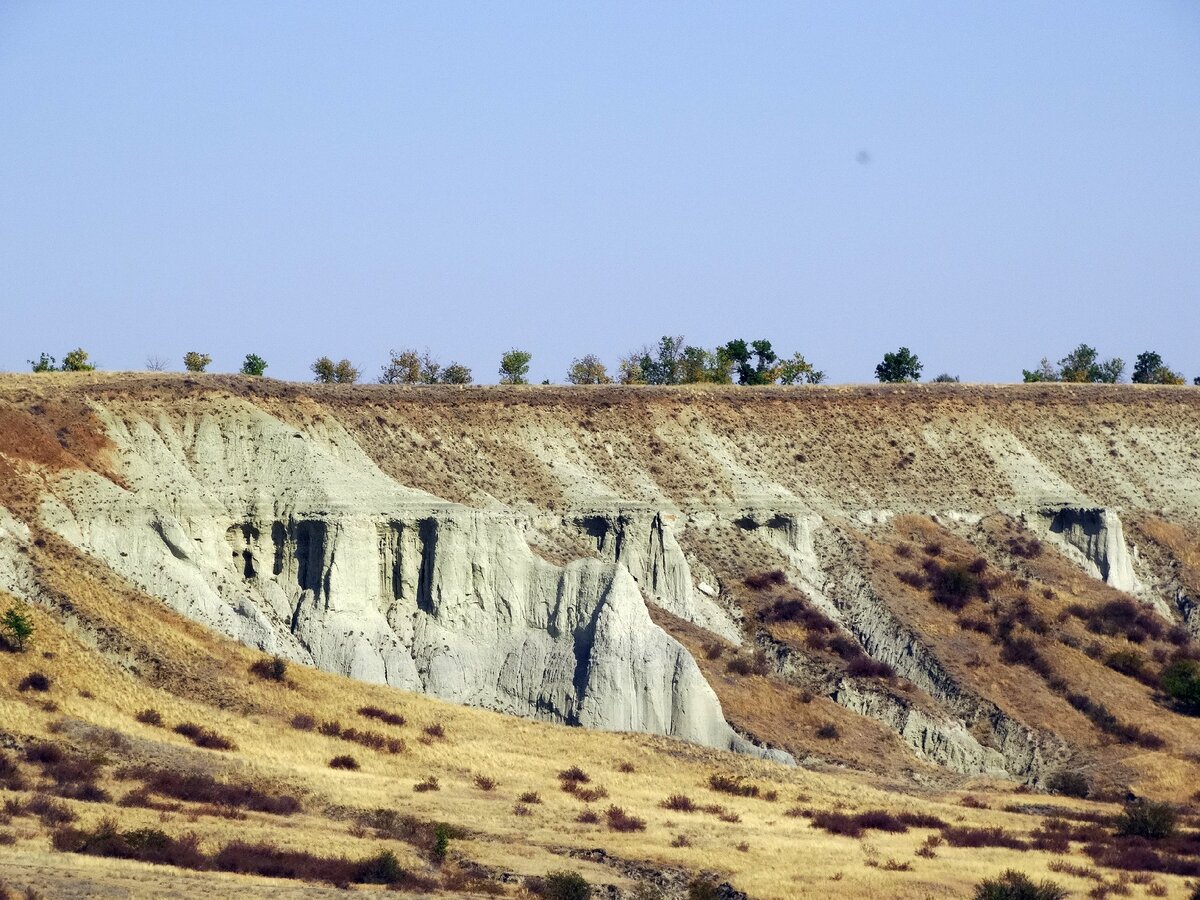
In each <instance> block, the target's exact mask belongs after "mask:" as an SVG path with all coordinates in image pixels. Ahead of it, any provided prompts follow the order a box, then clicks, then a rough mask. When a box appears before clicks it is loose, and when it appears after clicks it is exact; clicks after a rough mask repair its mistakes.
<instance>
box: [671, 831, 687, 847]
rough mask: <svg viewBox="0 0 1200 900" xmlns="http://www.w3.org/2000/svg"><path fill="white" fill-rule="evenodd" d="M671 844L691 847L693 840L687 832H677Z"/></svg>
mask: <svg viewBox="0 0 1200 900" xmlns="http://www.w3.org/2000/svg"><path fill="white" fill-rule="evenodd" d="M671 846H672V847H690V846H692V840H691V838H689V837H688V836H687V835H686V834H677V835H675V837H673V838H671Z"/></svg>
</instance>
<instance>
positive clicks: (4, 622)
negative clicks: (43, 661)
mask: <svg viewBox="0 0 1200 900" xmlns="http://www.w3.org/2000/svg"><path fill="white" fill-rule="evenodd" d="M0 628H2V629H3V632H4V638H5V640H6V641H7V642H8V643H10V644H12V645H13V646H14V647H15V648H16V649H17V650H24V649H25V644H26V643H27V642H28V641H29V639H30V638H31V637H33V621H32V620H31V619H30V618H29V616H28V615H27V614H25V613H24V612H22V611H21V609H20V607H18V606H10V607H9V608H8V611H7V612H5V614H4V618H3V619H0Z"/></svg>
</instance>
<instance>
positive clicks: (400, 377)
mask: <svg viewBox="0 0 1200 900" xmlns="http://www.w3.org/2000/svg"><path fill="white" fill-rule="evenodd" d="M379 383H380V384H420V383H421V355H420V354H419V353H417V351H416V350H399V351H397V350H393V351H392V352H391V356H390V358H389V359H388V361H387V365H385V366H384V367H383V371H382V372H381V373H380V375H379Z"/></svg>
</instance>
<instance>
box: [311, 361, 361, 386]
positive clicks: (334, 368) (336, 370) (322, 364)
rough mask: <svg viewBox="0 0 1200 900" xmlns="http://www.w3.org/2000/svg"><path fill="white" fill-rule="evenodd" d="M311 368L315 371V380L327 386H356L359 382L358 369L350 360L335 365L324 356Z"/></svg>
mask: <svg viewBox="0 0 1200 900" xmlns="http://www.w3.org/2000/svg"><path fill="white" fill-rule="evenodd" d="M309 368H311V369H312V371H313V380H314V381H320V382H323V383H325V384H354V382H356V381H358V375H359V372H358V369H356V368H355V367H354V364H353V363H351V362H350V360H348V359H343V360H341V361H339V362H336V363H335V362H334V361H333V360H332V359H330V358H329V357H328V356H322V357H321V358H320V359H318V360H317V361H316V362H314V363H313V364H312V365H311V366H310V367H309Z"/></svg>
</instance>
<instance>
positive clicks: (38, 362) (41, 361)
mask: <svg viewBox="0 0 1200 900" xmlns="http://www.w3.org/2000/svg"><path fill="white" fill-rule="evenodd" d="M26 362H28V363H29V365H30V366H32V367H33V371H35V372H57V371H58V360H57V359H55V358H54V357H53V356H51V355H50V354H48V353H43V354H42V355H41V356H39V357H38V358H37V359H30V360H26Z"/></svg>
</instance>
